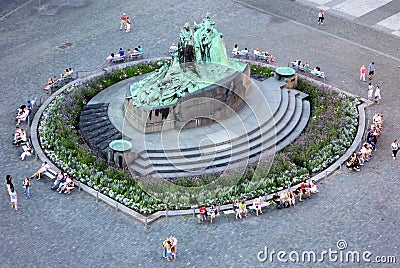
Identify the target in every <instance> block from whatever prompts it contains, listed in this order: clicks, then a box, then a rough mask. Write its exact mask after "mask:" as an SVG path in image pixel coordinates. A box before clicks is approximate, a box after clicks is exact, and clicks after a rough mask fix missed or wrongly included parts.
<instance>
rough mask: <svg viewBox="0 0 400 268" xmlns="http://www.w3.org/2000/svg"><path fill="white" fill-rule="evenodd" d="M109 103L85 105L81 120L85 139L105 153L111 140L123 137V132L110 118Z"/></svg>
mask: <svg viewBox="0 0 400 268" xmlns="http://www.w3.org/2000/svg"><path fill="white" fill-rule="evenodd" d="M108 105H109V104H108V103H99V104H91V105H85V106H84V107H83V110H82V112H81V116H80V121H79V128H80V130H81V132H82V134H83V137H84V138H85V141H86V142H87V143H88V144H89V146H91V147H92V148H95V149H98V150H101V151H102V152H103V153H106V150H107V147H108V145H109V144H110V142H111V141H113V140H117V139H121V138H122V133H121V132H120V131H119V130H118V129H116V128H115V127H114V125H113V124H112V123H111V122H110V120H109V118H108Z"/></svg>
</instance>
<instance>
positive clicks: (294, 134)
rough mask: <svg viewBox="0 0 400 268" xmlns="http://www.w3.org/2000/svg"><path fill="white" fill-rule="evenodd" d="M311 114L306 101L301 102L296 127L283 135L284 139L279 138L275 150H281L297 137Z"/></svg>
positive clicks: (309, 106)
mask: <svg viewBox="0 0 400 268" xmlns="http://www.w3.org/2000/svg"><path fill="white" fill-rule="evenodd" d="M310 116H311V105H310V103H309V102H308V101H304V102H303V110H302V116H301V118H300V120H299V122H298V123H297V125H296V127H295V128H294V129H293V131H291V132H290V133H289V135H287V136H286V137H285V139H283V140H281V141H280V142H279V143H278V144H277V151H280V150H282V149H283V148H285V147H286V146H288V145H289V144H291V143H292V142H293V141H294V140H295V139H297V138H298V137H299V136H300V134H301V133H302V132H303V130H304V129H305V128H306V126H307V124H308V121H309V119H310Z"/></svg>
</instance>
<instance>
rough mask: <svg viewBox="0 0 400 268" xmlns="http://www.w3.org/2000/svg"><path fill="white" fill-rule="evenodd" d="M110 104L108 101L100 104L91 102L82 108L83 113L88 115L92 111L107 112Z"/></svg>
mask: <svg viewBox="0 0 400 268" xmlns="http://www.w3.org/2000/svg"><path fill="white" fill-rule="evenodd" d="M107 110H108V104H107V103H100V104H90V105H85V106H84V107H83V109H82V112H81V115H88V114H92V113H101V112H107Z"/></svg>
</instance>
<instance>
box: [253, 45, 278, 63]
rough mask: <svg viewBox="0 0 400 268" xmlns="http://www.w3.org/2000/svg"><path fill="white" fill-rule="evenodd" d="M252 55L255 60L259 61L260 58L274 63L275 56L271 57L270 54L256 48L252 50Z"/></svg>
mask: <svg viewBox="0 0 400 268" xmlns="http://www.w3.org/2000/svg"><path fill="white" fill-rule="evenodd" d="M253 54H254V58H255V59H256V60H257V59H260V58H261V59H267V58H268V61H269V62H275V56H274V55H272V54H271V53H269V52H268V51H267V50H265V51H262V49H258V48H256V49H254V52H253Z"/></svg>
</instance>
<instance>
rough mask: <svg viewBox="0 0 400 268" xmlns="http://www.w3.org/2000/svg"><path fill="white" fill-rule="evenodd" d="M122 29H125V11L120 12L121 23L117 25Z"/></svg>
mask: <svg viewBox="0 0 400 268" xmlns="http://www.w3.org/2000/svg"><path fill="white" fill-rule="evenodd" d="M122 29H124V30H125V29H126V15H125V13H122V16H121V25H120V26H119V30H120V31H122Z"/></svg>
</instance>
